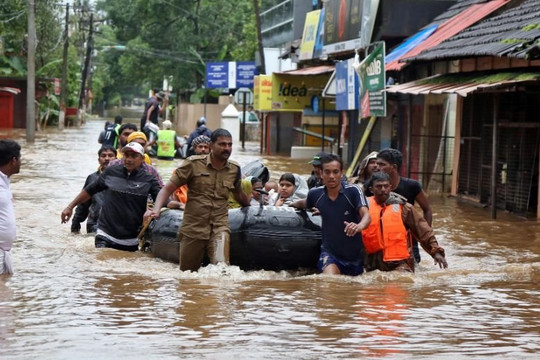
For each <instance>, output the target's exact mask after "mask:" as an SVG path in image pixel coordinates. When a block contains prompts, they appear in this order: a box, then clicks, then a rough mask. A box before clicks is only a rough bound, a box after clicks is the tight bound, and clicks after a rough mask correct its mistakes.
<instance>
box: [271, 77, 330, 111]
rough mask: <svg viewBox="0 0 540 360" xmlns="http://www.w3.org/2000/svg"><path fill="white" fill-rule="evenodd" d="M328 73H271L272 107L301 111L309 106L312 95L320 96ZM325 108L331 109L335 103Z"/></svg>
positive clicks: (275, 109) (278, 109)
mask: <svg viewBox="0 0 540 360" xmlns="http://www.w3.org/2000/svg"><path fill="white" fill-rule="evenodd" d="M330 75H331V74H330V73H326V74H320V75H287V74H276V73H274V74H272V109H273V110H274V111H280V110H281V111H302V110H304V109H305V108H311V99H312V98H313V96H321V93H322V91H323V89H324V86H325V85H326V83H327V82H328V79H329V78H330ZM329 105H330V104H329ZM327 109H328V110H333V109H335V105H334V104H331V106H328V107H327Z"/></svg>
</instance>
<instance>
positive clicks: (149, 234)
mask: <svg viewBox="0 0 540 360" xmlns="http://www.w3.org/2000/svg"><path fill="white" fill-rule="evenodd" d="M183 215H184V213H183V211H181V210H172V209H169V210H164V211H163V212H162V213H161V215H160V217H159V218H158V219H156V220H154V221H153V222H152V223H151V224H150V226H149V227H148V229H147V231H146V234H145V237H144V238H145V245H146V246H147V248H148V249H149V250H150V251H151V252H152V254H153V255H154V256H156V257H158V258H161V259H164V260H167V261H172V262H176V263H178V257H179V245H180V244H179V241H178V237H177V233H178V228H179V227H180V224H181V223H182V218H183ZM229 225H230V228H231V248H230V261H231V265H237V266H239V267H240V268H241V269H242V270H261V269H264V270H275V271H279V270H294V269H300V268H308V269H315V267H316V265H317V260H318V258H319V252H320V246H321V219H320V217H318V216H312V215H311V213H309V212H306V211H297V210H295V209H293V208H290V207H275V206H263V207H258V206H248V207H245V208H241V209H231V210H229Z"/></svg>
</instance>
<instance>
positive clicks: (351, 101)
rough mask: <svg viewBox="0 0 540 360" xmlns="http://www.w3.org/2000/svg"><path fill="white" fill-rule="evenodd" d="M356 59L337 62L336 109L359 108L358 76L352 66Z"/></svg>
mask: <svg viewBox="0 0 540 360" xmlns="http://www.w3.org/2000/svg"><path fill="white" fill-rule="evenodd" d="M353 61H354V59H349V60H345V61H341V62H339V63H337V64H336V110H356V109H358V95H359V90H358V84H359V81H358V76H357V75H356V71H354V68H353V66H352V64H353Z"/></svg>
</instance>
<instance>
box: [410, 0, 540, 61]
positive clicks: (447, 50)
mask: <svg viewBox="0 0 540 360" xmlns="http://www.w3.org/2000/svg"><path fill="white" fill-rule="evenodd" d="M476 56H501V57H503V56H506V57H515V58H523V59H537V58H540V1H539V0H526V1H524V2H523V3H522V4H520V5H517V6H515V7H513V8H510V9H508V10H506V11H504V12H502V13H501V14H499V15H497V16H494V17H491V18H489V19H486V20H483V21H481V22H479V23H478V24H476V25H474V26H471V27H470V28H468V29H465V30H463V31H462V32H460V33H459V34H457V35H455V36H453V37H451V38H449V39H447V40H445V41H444V42H442V43H440V44H439V45H437V46H435V47H432V48H430V49H427V50H425V51H423V52H421V53H420V54H418V55H416V56H413V57H408V58H406V59H405V61H409V62H410V61H414V60H424V61H429V60H437V59H458V58H464V57H476Z"/></svg>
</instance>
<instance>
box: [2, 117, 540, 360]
mask: <svg viewBox="0 0 540 360" xmlns="http://www.w3.org/2000/svg"><path fill="white" fill-rule="evenodd" d="M102 127H103V121H90V122H88V123H87V124H86V125H85V127H84V128H82V129H78V130H77V129H68V130H65V131H64V132H62V133H58V132H57V131H55V130H50V131H49V133H47V134H38V137H37V140H36V143H35V144H33V145H26V144H24V138H23V137H21V138H20V140H21V143H22V144H23V167H22V170H21V173H20V174H19V175H15V176H13V178H12V190H13V193H14V197H15V210H16V215H17V225H18V231H19V237H18V241H17V243H16V244H15V247H14V249H13V257H14V266H15V271H16V273H15V275H14V276H12V277H7V278H6V277H0V343H1V346H0V358H2V359H33V358H44V359H53V358H54V359H72V358H79V359H98V358H104V359H105V358H106V359H123V358H130V359H147V358H159V359H169V358H170V359H177V358H218V357H219V358H226V359H233V358H240V359H245V358H250V359H251V358H266V359H289V358H302V359H318V358H323V357H330V358H352V357H355V358H411V357H416V356H421V357H427V358H449V357H451V356H452V357H457V358H464V357H470V358H486V357H488V356H490V357H495V358H507V357H509V358H535V357H536V354H537V353H538V352H539V351H540V320H539V319H538V309H539V308H540V285H539V279H540V266H539V264H540V261H539V260H540V239H539V235H538V234H540V231H539V230H540V225H539V224H538V223H536V222H532V221H523V220H519V219H517V218H514V217H512V216H511V215H507V214H504V213H501V214H500V215H499V220H498V221H496V222H494V221H491V220H489V213H488V211H486V210H485V209H477V208H473V207H470V206H468V205H463V204H460V203H458V202H457V201H456V200H455V199H451V198H447V197H444V196H440V195H431V196H430V200H431V202H432V204H433V205H432V207H433V208H434V216H433V218H434V225H435V227H436V234H437V236H438V239H439V241H440V243H441V244H442V245H443V246H444V247H445V248H446V250H447V254H448V255H447V257H448V262H449V266H450V268H449V269H447V270H446V271H443V270H440V269H438V268H437V267H435V266H433V262H432V261H431V260H430V259H429V258H428V256H427V255H424V257H423V260H422V263H421V264H420V265H419V267H418V269H417V272H416V274H414V275H411V274H399V273H381V272H378V271H375V272H372V273H369V274H365V275H362V276H360V277H355V278H352V277H333V276H322V275H305V274H304V273H301V272H300V273H289V272H268V271H254V272H244V271H241V270H240V269H238V268H237V267H226V266H223V265H217V266H208V267H206V268H203V269H201V270H200V271H199V272H197V273H190V272H187V273H181V272H180V271H179V270H178V268H177V265H175V264H170V263H166V262H163V261H161V260H159V259H154V258H152V257H151V256H150V255H148V254H142V253H127V252H120V251H115V250H111V249H95V248H94V245H93V238H92V237H91V236H88V235H76V236H73V235H71V234H70V233H69V229H70V227H69V225H61V224H60V212H61V211H62V209H63V208H64V207H65V206H66V204H68V203H69V201H70V200H71V199H72V198H73V197H74V196H75V195H76V194H77V192H78V191H79V190H80V189H81V187H82V185H83V183H84V180H85V178H86V176H87V175H88V174H89V173H91V172H92V171H95V169H96V167H97V150H98V148H99V146H98V144H97V142H96V139H97V136H98V134H99V131H100V130H101V129H102ZM258 157H259V152H258V144H254V143H246V149H245V150H243V151H242V150H241V149H239V148H235V150H234V152H233V156H232V158H233V159H235V160H237V161H239V162H240V163H241V164H245V163H246V162H248V161H249V160H252V159H254V158H258ZM264 160H265V162H266V164H267V165H268V166H269V168H270V170H271V176H272V178H278V177H279V175H280V174H281V173H282V172H286V171H293V172H297V173H299V174H302V175H304V176H307V175H308V174H309V172H310V166H309V164H307V161H305V160H301V161H299V160H291V159H288V158H283V157H264ZM154 161H156V166H157V167H158V169H159V171H160V173H161V174H162V176H163V177H164V179H165V180H166V179H168V177H169V176H170V174H171V173H172V171H173V170H174V169H175V168H176V166H177V165H178V164H179V163H180V160H174V161H165V160H154Z"/></svg>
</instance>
